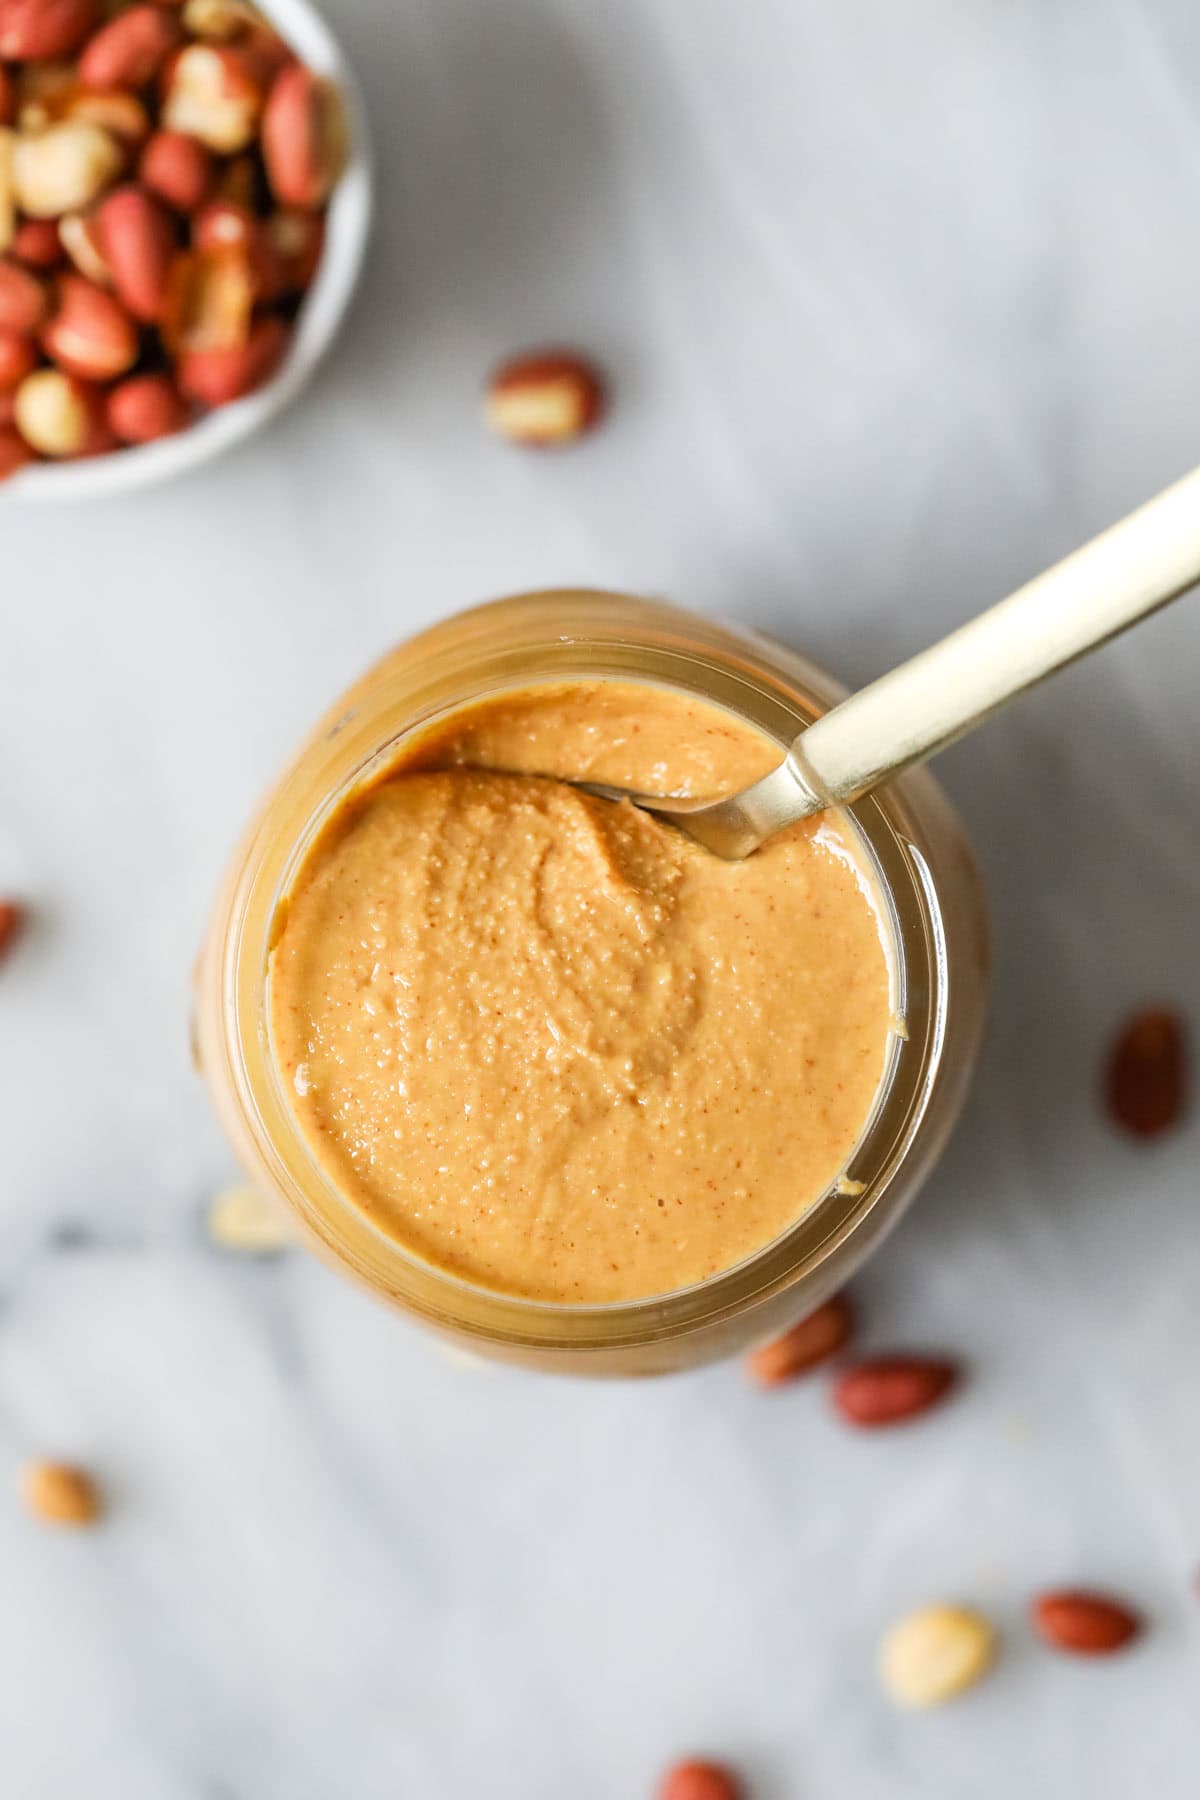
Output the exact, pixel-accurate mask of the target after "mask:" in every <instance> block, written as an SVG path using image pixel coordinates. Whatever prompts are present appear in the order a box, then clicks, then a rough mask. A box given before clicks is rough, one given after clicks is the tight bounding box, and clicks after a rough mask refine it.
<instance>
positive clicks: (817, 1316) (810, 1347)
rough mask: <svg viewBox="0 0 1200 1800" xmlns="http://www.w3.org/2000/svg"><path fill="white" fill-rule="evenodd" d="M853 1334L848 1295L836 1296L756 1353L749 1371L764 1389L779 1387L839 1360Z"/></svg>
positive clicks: (748, 1359)
mask: <svg viewBox="0 0 1200 1800" xmlns="http://www.w3.org/2000/svg"><path fill="white" fill-rule="evenodd" d="M853 1330H854V1314H853V1312H852V1310H851V1307H850V1302H849V1300H847V1298H846V1296H845V1295H844V1294H836V1295H835V1296H834V1298H833V1299H832V1300H827V1301H826V1302H825V1304H824V1306H818V1308H817V1310H816V1312H811V1313H809V1315H808V1317H807V1318H805V1319H801V1320H800V1323H799V1324H798V1325H793V1326H792V1329H791V1330H790V1331H785V1332H784V1334H783V1336H782V1337H779V1338H776V1339H775V1340H774V1342H773V1343H770V1344H764V1345H763V1346H762V1347H761V1349H758V1350H755V1351H754V1352H753V1353H752V1355H750V1356H749V1357H748V1358H747V1359H746V1366H747V1369H748V1371H749V1374H750V1375H751V1377H752V1378H753V1380H755V1381H757V1382H758V1384H759V1386H760V1387H778V1386H780V1384H781V1383H783V1382H787V1381H793V1380H795V1378H796V1376H797V1375H804V1374H807V1372H808V1370H809V1369H815V1368H816V1367H817V1365H818V1363H823V1362H825V1361H827V1360H828V1358H829V1357H831V1356H835V1355H836V1354H837V1352H838V1351H839V1350H840V1349H841V1348H842V1346H843V1345H844V1344H846V1343H848V1342H849V1339H850V1336H851V1334H852V1332H853Z"/></svg>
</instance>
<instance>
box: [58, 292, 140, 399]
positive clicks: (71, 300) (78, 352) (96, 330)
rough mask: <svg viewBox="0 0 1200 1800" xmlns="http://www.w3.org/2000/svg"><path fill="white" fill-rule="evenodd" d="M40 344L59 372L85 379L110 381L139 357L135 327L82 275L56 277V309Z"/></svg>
mask: <svg viewBox="0 0 1200 1800" xmlns="http://www.w3.org/2000/svg"><path fill="white" fill-rule="evenodd" d="M42 344H43V347H44V349H45V351H46V354H47V355H48V356H49V357H50V358H51V360H52V361H54V362H56V363H57V364H58V366H59V368H60V369H65V370H66V371H67V373H68V374H69V375H78V376H80V378H81V379H82V380H84V381H112V380H114V379H115V377H116V376H118V375H123V374H124V373H125V371H126V369H130V368H132V367H133V365H134V363H135V362H136V361H137V356H138V334H137V327H136V325H135V324H134V322H133V320H132V319H131V318H130V316H129V314H128V313H127V312H126V311H125V309H124V307H123V306H121V304H120V303H119V301H117V300H115V299H114V298H113V296H112V295H111V294H106V293H105V291H104V289H103V288H98V287H95V286H94V285H93V284H92V283H91V282H90V281H85V280H84V278H83V276H82V275H64V276H62V277H61V279H60V281H59V284H58V310H57V311H56V313H55V315H54V317H53V318H52V319H51V321H50V323H49V324H48V325H47V326H46V329H45V330H44V331H43V333H42Z"/></svg>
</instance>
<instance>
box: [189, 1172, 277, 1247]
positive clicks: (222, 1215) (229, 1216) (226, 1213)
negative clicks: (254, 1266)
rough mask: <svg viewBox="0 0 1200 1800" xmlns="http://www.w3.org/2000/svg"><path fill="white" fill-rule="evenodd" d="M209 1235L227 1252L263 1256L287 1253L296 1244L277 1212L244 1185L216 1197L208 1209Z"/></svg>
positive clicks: (227, 1190) (257, 1192) (257, 1193)
mask: <svg viewBox="0 0 1200 1800" xmlns="http://www.w3.org/2000/svg"><path fill="white" fill-rule="evenodd" d="M208 1231H209V1236H210V1237H211V1238H212V1239H213V1240H214V1242H216V1243H218V1244H220V1245H221V1247H222V1249H224V1250H242V1251H248V1252H252V1253H254V1252H257V1253H258V1254H260V1255H261V1254H264V1253H265V1252H267V1251H272V1250H286V1249H288V1248H289V1247H290V1245H291V1244H292V1242H293V1240H292V1238H291V1237H289V1235H288V1233H287V1231H286V1229H285V1227H284V1225H283V1222H282V1220H281V1219H280V1217H279V1214H278V1213H277V1212H276V1211H275V1208H274V1207H273V1206H269V1205H268V1204H267V1202H266V1201H265V1200H264V1199H263V1197H262V1195H261V1194H260V1193H259V1191H258V1189H257V1188H254V1187H250V1186H248V1185H246V1184H244V1183H243V1184H239V1185H238V1186H237V1187H231V1188H226V1189H225V1190H224V1192H223V1193H220V1194H218V1195H217V1197H216V1199H215V1200H214V1201H213V1203H212V1205H211V1207H210V1208H209V1212H208Z"/></svg>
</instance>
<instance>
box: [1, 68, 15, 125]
mask: <svg viewBox="0 0 1200 1800" xmlns="http://www.w3.org/2000/svg"><path fill="white" fill-rule="evenodd" d="M16 113H17V90H16V87H15V85H14V83H13V78H12V76H11V75H10V74H9V72H8V70H7V69H6V68H5V66H4V64H3V63H0V125H11V124H12V122H13V119H14V118H15V117H16Z"/></svg>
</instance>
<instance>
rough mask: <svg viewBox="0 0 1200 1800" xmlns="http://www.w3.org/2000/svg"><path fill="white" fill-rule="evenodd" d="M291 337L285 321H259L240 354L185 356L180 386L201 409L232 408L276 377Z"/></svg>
mask: <svg viewBox="0 0 1200 1800" xmlns="http://www.w3.org/2000/svg"><path fill="white" fill-rule="evenodd" d="M290 337H291V329H290V327H289V326H288V325H287V324H286V323H285V321H284V320H283V319H279V318H270V317H268V318H265V319H259V320H258V321H257V322H256V323H255V325H254V326H253V327H252V328H251V332H250V336H249V339H248V340H247V342H246V343H245V344H244V345H243V346H242V348H241V349H240V350H192V351H188V352H185V354H184V355H183V356H181V357H180V358H179V362H178V365H177V368H176V375H177V377H178V380H179V386H180V388H181V390H182V391H183V393H184V394H185V395H186V396H187V398H188V399H189V400H193V401H195V402H196V404H197V405H199V406H228V405H229V403H230V401H232V400H240V399H242V397H243V396H244V395H246V394H249V393H252V392H253V391H254V389H255V388H258V387H261V386H262V384H263V382H264V381H267V380H268V379H269V378H270V377H271V376H272V375H273V374H274V373H275V370H276V369H277V368H278V366H279V364H280V362H281V361H282V360H283V355H284V352H285V351H286V349H287V346H288V341H289V339H290Z"/></svg>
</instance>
